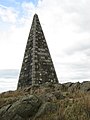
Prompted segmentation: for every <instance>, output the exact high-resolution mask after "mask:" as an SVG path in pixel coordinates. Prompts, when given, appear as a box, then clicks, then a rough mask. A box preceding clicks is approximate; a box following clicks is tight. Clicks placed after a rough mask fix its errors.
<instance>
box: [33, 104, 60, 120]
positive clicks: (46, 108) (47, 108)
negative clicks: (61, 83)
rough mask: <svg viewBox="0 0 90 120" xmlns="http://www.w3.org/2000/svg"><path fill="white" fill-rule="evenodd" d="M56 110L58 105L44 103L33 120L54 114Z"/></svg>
mask: <svg viewBox="0 0 90 120" xmlns="http://www.w3.org/2000/svg"><path fill="white" fill-rule="evenodd" d="M57 110H58V105H57V104H56V103H51V102H46V103H44V104H43V105H42V106H41V107H40V109H39V111H38V112H37V114H36V116H35V120H36V118H39V117H41V116H44V115H45V114H50V113H54V112H56V111H57Z"/></svg>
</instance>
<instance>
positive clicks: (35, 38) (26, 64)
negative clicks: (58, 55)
mask: <svg viewBox="0 0 90 120" xmlns="http://www.w3.org/2000/svg"><path fill="white" fill-rule="evenodd" d="M46 82H51V83H58V79H57V75H56V72H55V69H54V65H53V62H52V59H51V55H50V53H49V49H48V46H47V43H46V39H45V36H44V33H43V30H42V27H41V24H40V22H39V18H38V15H37V14H35V15H34V18H33V22H32V26H31V30H30V34H29V37H28V41H27V45H26V50H25V54H24V59H23V63H22V68H21V72H20V76H19V82H18V89H20V88H24V87H27V86H30V85H33V84H43V83H46Z"/></svg>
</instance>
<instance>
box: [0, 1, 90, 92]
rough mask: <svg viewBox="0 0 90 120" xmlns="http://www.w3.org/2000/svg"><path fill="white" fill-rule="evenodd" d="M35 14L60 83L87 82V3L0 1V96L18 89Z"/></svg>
mask: <svg viewBox="0 0 90 120" xmlns="http://www.w3.org/2000/svg"><path fill="white" fill-rule="evenodd" d="M35 13H37V14H38V16H39V19H40V22H41V25H42V28H43V31H44V34H45V37H46V41H47V44H48V47H49V50H50V53H51V56H52V59H53V63H54V66H55V70H56V73H57V76H58V79H59V82H60V83H65V82H78V81H79V82H82V81H90V0H53V1H52V0H0V92H2V91H6V90H12V89H16V87H17V82H18V77H19V73H20V69H21V65H22V60H23V56H24V51H25V47H26V43H27V38H28V35H29V31H30V27H31V23H32V19H33V15H34V14H35ZM12 71H14V72H12ZM7 73H8V75H7Z"/></svg>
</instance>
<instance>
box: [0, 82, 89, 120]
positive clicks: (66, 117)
mask: <svg viewBox="0 0 90 120" xmlns="http://www.w3.org/2000/svg"><path fill="white" fill-rule="evenodd" d="M89 91H90V82H83V83H79V82H77V83H64V84H52V83H46V84H43V85H41V86H40V85H34V86H30V87H27V88H24V89H22V91H21V90H18V91H17V90H16V91H9V92H6V93H2V94H0V120H73V119H74V118H75V119H74V120H77V119H78V118H80V119H81V118H82V120H89V119H90V92H89ZM78 105H79V108H78ZM80 112H81V114H79V113H80ZM77 114H78V116H79V117H78V118H77V117H75V116H77ZM84 115H85V116H84ZM84 118H85V119H84Z"/></svg>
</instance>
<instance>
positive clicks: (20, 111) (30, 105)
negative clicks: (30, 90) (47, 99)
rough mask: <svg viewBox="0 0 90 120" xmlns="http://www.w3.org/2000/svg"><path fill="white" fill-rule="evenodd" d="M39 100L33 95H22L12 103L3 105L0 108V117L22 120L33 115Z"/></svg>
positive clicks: (39, 104)
mask: <svg viewBox="0 0 90 120" xmlns="http://www.w3.org/2000/svg"><path fill="white" fill-rule="evenodd" d="M40 106H41V101H40V100H39V99H38V98H37V97H36V96H34V95H30V96H28V97H24V98H22V99H20V100H19V101H17V102H15V103H13V104H12V105H8V106H5V107H3V108H1V109H0V117H1V118H2V120H17V119H18V120H19V118H20V119H21V120H22V118H23V119H27V118H30V117H32V116H34V115H35V114H36V113H37V111H38V109H39V107H40Z"/></svg>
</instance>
